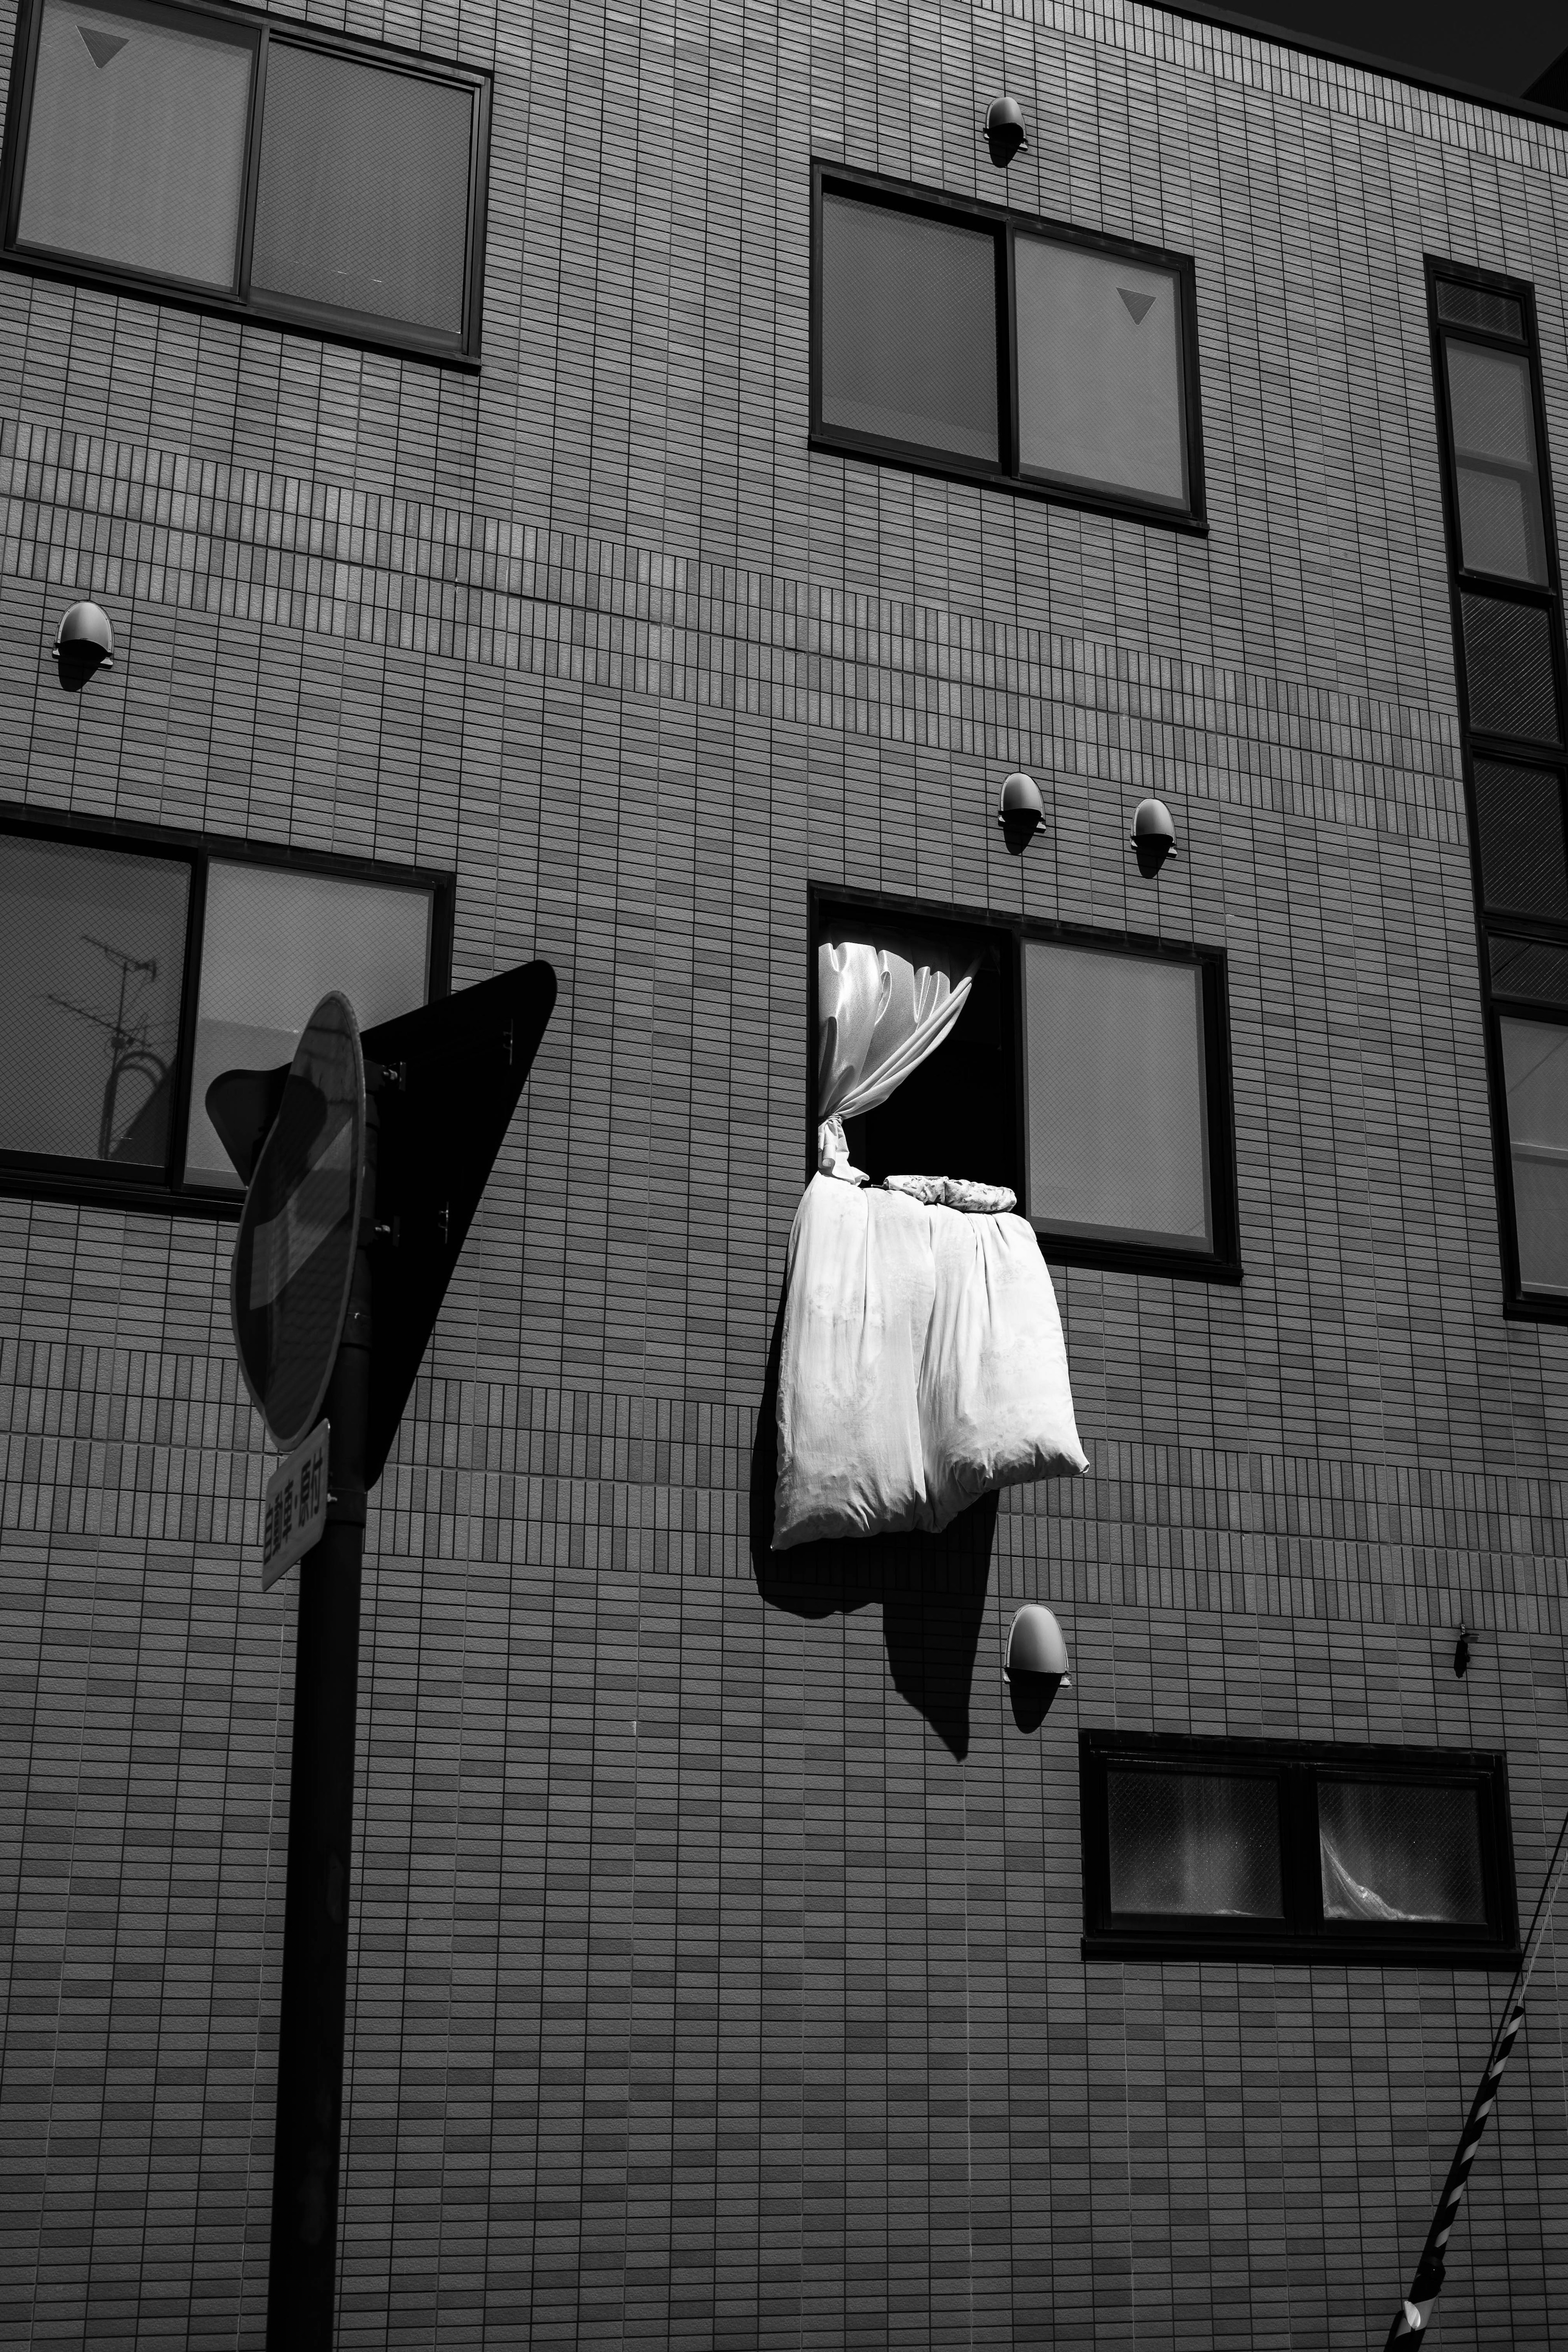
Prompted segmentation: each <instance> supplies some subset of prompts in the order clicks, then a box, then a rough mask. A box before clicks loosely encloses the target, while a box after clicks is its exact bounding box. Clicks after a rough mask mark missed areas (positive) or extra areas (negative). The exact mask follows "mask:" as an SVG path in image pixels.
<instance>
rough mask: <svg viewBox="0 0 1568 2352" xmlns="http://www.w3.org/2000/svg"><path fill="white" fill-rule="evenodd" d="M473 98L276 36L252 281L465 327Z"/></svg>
mask: <svg viewBox="0 0 1568 2352" xmlns="http://www.w3.org/2000/svg"><path fill="white" fill-rule="evenodd" d="M473 128H474V95H473V92H472V90H470V89H461V88H455V87H454V86H453V85H452V84H451V83H449V82H440V81H432V80H427V79H426V78H425V77H424V76H423V75H419V74H407V73H395V72H393V71H392V70H391V69H389V68H384V67H379V66H366V65H361V64H359V63H358V62H357V61H356V60H354V59H353V58H334V57H327V56H324V55H323V54H322V53H321V50H319V49H304V48H296V47H294V46H293V44H292V43H291V42H286V41H280V40H278V39H276V38H274V39H273V41H272V42H271V43H270V45H269V47H268V56H267V110H266V114H265V116H264V119H263V121H262V126H261V176H260V183H259V185H258V191H257V198H256V236H255V244H254V248H253V251H252V256H251V265H250V282H251V284H252V286H253V287H256V288H258V289H264V290H265V291H267V292H268V293H272V294H283V295H291V296H293V297H294V298H295V299H298V300H301V301H307V302H320V303H324V304H325V305H326V306H327V307H328V308H329V309H331V310H349V311H358V312H361V313H363V314H364V315H365V316H367V317H371V318H376V319H387V320H398V321H401V322H403V323H405V324H406V325H409V326H414V327H422V328H426V329H427V330H429V331H431V332H433V333H438V334H446V335H450V336H453V337H458V336H460V335H461V334H462V331H463V303H464V281H465V264H466V260H467V250H468V166H469V152H470V148H471V145H472V140H473Z"/></svg>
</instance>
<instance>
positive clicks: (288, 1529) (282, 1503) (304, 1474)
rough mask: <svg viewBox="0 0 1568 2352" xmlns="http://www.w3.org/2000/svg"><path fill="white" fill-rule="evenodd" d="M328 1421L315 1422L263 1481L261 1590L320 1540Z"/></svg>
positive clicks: (324, 1517) (323, 1520) (324, 1506)
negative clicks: (264, 1493) (264, 1487)
mask: <svg viewBox="0 0 1568 2352" xmlns="http://www.w3.org/2000/svg"><path fill="white" fill-rule="evenodd" d="M331 1433H332V1429H331V1422H327V1421H321V1422H318V1423H317V1424H316V1426H315V1428H314V1429H313V1430H312V1431H311V1432H310V1435H309V1437H307V1438H306V1440H305V1442H304V1444H302V1445H297V1446H296V1447H295V1448H294V1451H293V1453H292V1454H286V1455H285V1457H284V1459H283V1460H282V1461H281V1462H280V1463H279V1465H278V1467H277V1469H276V1470H274V1472H273V1473H272V1475H271V1477H270V1478H268V1481H267V1493H266V1496H265V1497H264V1498H263V1501H262V1507H261V1590H262V1591H263V1592H265V1591H267V1590H268V1586H270V1585H274V1584H276V1583H277V1581H278V1580H279V1577H280V1576H282V1575H283V1574H284V1573H285V1571H286V1570H289V1569H290V1568H292V1567H293V1565H294V1562H295V1561H296V1560H297V1559H303V1558H304V1556H305V1554H306V1553H307V1552H308V1551H310V1549H311V1548H312V1547H313V1546H314V1545H316V1544H318V1543H320V1542H321V1529H322V1528H323V1527H325V1525H326V1520H327V1444H328V1440H329V1439H330V1437H331Z"/></svg>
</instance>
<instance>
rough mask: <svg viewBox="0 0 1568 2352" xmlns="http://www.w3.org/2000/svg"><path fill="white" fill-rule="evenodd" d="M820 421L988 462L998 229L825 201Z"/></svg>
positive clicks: (837, 199) (993, 438)
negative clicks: (995, 235) (994, 232)
mask: <svg viewBox="0 0 1568 2352" xmlns="http://www.w3.org/2000/svg"><path fill="white" fill-rule="evenodd" d="M822 271H823V278H822V421H823V424H824V425H827V426H837V428H838V430H839V431H840V432H845V433H865V434H874V435H876V436H877V437H878V438H879V439H881V440H884V441H900V442H903V443H906V444H909V445H912V446H914V447H916V448H921V449H942V450H947V451H950V452H951V453H952V454H953V455H955V456H958V457H977V458H982V459H984V460H986V461H988V462H989V463H990V464H992V465H994V464H996V462H997V458H998V448H999V439H998V429H997V412H996V240H995V238H994V236H993V235H992V233H991V232H990V231H989V230H988V229H987V230H982V229H971V228H959V227H956V226H952V224H951V223H949V222H946V221H936V220H926V219H923V218H921V215H919V214H917V213H905V212H898V211H896V210H894V208H893V207H892V206H890V205H868V204H859V203H857V202H856V201H855V200H854V199H853V198H851V197H849V196H837V195H826V196H825V197H824V198H823V202H822Z"/></svg>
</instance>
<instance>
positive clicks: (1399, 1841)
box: [1318, 1780, 1487, 1927]
mask: <svg viewBox="0 0 1568 2352" xmlns="http://www.w3.org/2000/svg"><path fill="white" fill-rule="evenodd" d="M1318 1845H1319V1860H1320V1864H1321V1873H1322V1891H1323V1916H1324V1918H1325V1919H1367V1920H1374V1921H1376V1922H1378V1923H1379V1924H1381V1925H1383V1926H1385V1927H1399V1926H1401V1925H1404V1924H1405V1923H1407V1922H1408V1923H1410V1924H1412V1925H1414V1924H1415V1923H1417V1922H1421V1921H1425V1922H1427V1923H1429V1924H1437V1925H1440V1926H1443V1927H1485V1926H1486V1924H1487V1906H1486V1885H1485V1881H1484V1879H1483V1877H1482V1874H1481V1821H1480V1802H1479V1797H1478V1795H1477V1792H1476V1790H1474V1789H1473V1788H1468V1789H1467V1788H1458V1789H1455V1788H1448V1789H1444V1788H1434V1787H1429V1786H1426V1785H1425V1784H1423V1783H1421V1782H1407V1783H1405V1784H1404V1785H1401V1784H1400V1783H1398V1782H1396V1781H1388V1780H1320V1782H1319V1783H1318Z"/></svg>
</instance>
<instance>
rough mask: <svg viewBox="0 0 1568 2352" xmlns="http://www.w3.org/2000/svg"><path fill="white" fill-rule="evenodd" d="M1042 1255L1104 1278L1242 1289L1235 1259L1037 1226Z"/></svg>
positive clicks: (1052, 1260)
mask: <svg viewBox="0 0 1568 2352" xmlns="http://www.w3.org/2000/svg"><path fill="white" fill-rule="evenodd" d="M1035 1237H1036V1239H1037V1241H1038V1243H1039V1244H1040V1254H1041V1255H1042V1256H1043V1257H1046V1258H1048V1259H1049V1261H1050V1262H1051V1264H1052V1265H1082V1266H1089V1267H1093V1268H1096V1269H1098V1271H1099V1272H1100V1273H1101V1274H1156V1275H1165V1276H1170V1277H1171V1278H1172V1279H1173V1280H1174V1281H1177V1282H1219V1283H1226V1284H1228V1285H1230V1286H1232V1287H1236V1286H1239V1284H1240V1282H1241V1280H1242V1268H1241V1265H1240V1262H1239V1260H1237V1259H1235V1258H1219V1257H1205V1256H1203V1255H1200V1254H1199V1253H1198V1252H1196V1251H1193V1250H1175V1249H1155V1248H1148V1249H1145V1248H1143V1247H1142V1245H1140V1244H1135V1243H1131V1242H1100V1241H1090V1240H1086V1239H1085V1237H1084V1236H1083V1234H1053V1233H1052V1232H1051V1231H1050V1230H1049V1228H1048V1227H1047V1226H1043V1225H1036V1227H1035Z"/></svg>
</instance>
